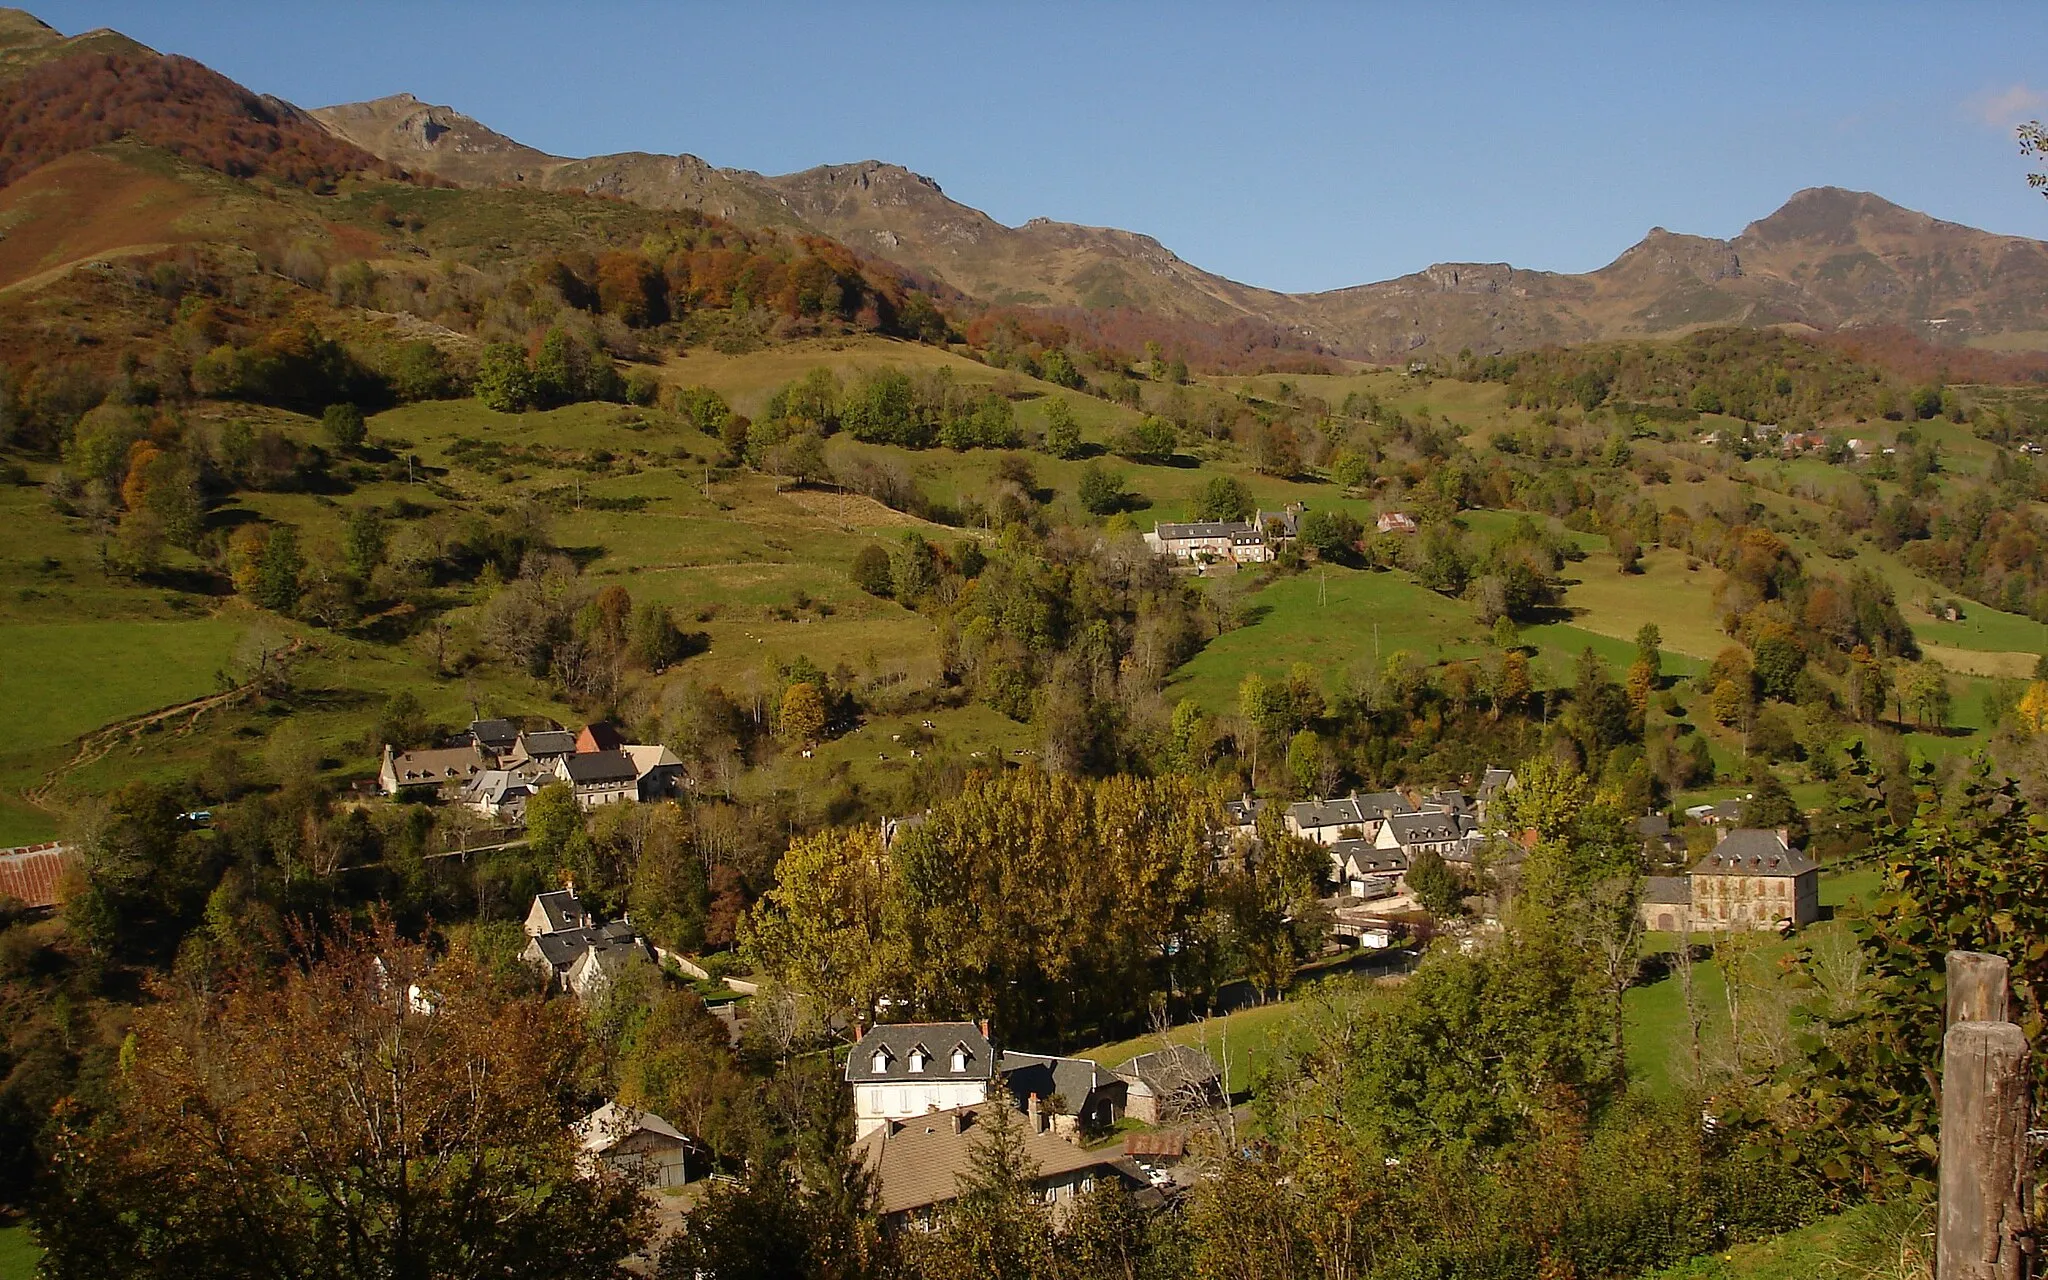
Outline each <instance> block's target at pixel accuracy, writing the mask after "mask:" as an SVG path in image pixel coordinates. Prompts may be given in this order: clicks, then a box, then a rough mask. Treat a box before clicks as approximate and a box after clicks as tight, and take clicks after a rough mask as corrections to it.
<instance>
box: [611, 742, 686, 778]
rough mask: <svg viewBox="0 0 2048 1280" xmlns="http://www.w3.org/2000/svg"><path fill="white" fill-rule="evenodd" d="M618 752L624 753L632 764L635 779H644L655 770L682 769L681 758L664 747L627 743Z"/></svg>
mask: <svg viewBox="0 0 2048 1280" xmlns="http://www.w3.org/2000/svg"><path fill="white" fill-rule="evenodd" d="M619 750H621V751H623V752H625V753H626V759H628V760H631V761H632V762H633V776H634V777H636V778H644V777H646V776H647V775H648V774H650V773H653V772H654V771H655V770H656V769H680V768H682V767H683V761H682V757H680V756H678V755H677V754H676V753H675V752H673V751H670V750H669V749H668V748H667V747H664V746H660V745H641V744H638V743H629V744H627V745H626V746H623V747H620V748H619Z"/></svg>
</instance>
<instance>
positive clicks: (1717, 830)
mask: <svg viewBox="0 0 2048 1280" xmlns="http://www.w3.org/2000/svg"><path fill="white" fill-rule="evenodd" d="M1727 838H1728V824H1727V823H1725V822H1717V823H1715V824H1714V843H1715V844H1719V843H1721V842H1722V841H1723V840H1726V839H1727Z"/></svg>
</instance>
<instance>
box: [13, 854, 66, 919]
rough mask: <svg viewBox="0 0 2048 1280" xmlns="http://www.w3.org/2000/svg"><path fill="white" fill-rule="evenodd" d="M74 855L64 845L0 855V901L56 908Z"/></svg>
mask: <svg viewBox="0 0 2048 1280" xmlns="http://www.w3.org/2000/svg"><path fill="white" fill-rule="evenodd" d="M70 861H71V851H70V849H68V848H66V847H65V846H64V845H61V844H37V845H27V846H24V847H22V848H19V849H10V850H8V851H7V852H6V853H4V854H0V898H13V899H15V900H16V901H18V902H23V903H26V904H27V905H29V906H31V907H54V906H56V905H57V902H58V892H57V891H58V887H59V884H60V882H61V881H62V880H63V879H64V869H65V867H66V866H67V865H69V863H70Z"/></svg>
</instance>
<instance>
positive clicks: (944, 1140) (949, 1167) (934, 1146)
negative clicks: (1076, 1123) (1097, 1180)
mask: <svg viewBox="0 0 2048 1280" xmlns="http://www.w3.org/2000/svg"><path fill="white" fill-rule="evenodd" d="M989 1105H990V1104H988V1103H981V1104H978V1105H975V1106H969V1107H958V1108H955V1109H954V1110H952V1111H928V1112H926V1113H925V1114H923V1115H921V1116H916V1117H913V1118H911V1119H909V1120H892V1121H890V1122H889V1123H887V1124H885V1125H883V1126H882V1127H881V1128H879V1129H876V1130H875V1131H874V1132H873V1133H870V1134H868V1135H867V1136H866V1137H864V1138H862V1139H861V1140H860V1141H859V1142H856V1143H854V1144H853V1155H854V1158H855V1159H856V1160H859V1161H860V1163H861V1164H862V1165H863V1166H864V1167H865V1168H867V1169H869V1170H870V1171H871V1172H873V1174H874V1175H875V1199H876V1206H875V1207H876V1209H877V1210H878V1211H879V1212H880V1213H882V1214H884V1215H888V1214H892V1213H906V1212H908V1211H910V1210H912V1209H922V1208H925V1207H927V1206H930V1205H936V1204H944V1203H945V1202H946V1201H948V1200H951V1199H953V1198H954V1197H956V1196H958V1195H959V1194H960V1179H961V1178H962V1177H964V1176H965V1175H966V1174H967V1173H968V1171H969V1170H970V1169H972V1168H973V1165H974V1156H975V1153H976V1152H977V1151H978V1150H980V1148H981V1146H982V1144H983V1143H984V1142H985V1141H986V1140H987V1139H986V1138H985V1137H984V1136H983V1131H984V1128H985V1126H986V1124H987V1119H986V1116H987V1113H988V1107H989ZM994 1105H997V1106H1003V1105H1007V1104H1003V1103H996V1104H994ZM956 1117H957V1118H958V1129H957V1131H956V1129H955V1118H956ZM1017 1126H1018V1128H1019V1129H1020V1130H1022V1134H1021V1136H1022V1138H1023V1145H1024V1156H1025V1159H1026V1161H1028V1162H1029V1163H1031V1164H1033V1165H1036V1166H1037V1167H1038V1180H1039V1181H1041V1182H1043V1181H1046V1180H1048V1179H1052V1178H1060V1177H1065V1176H1067V1175H1069V1174H1073V1173H1078V1172H1080V1171H1081V1170H1083V1169H1091V1168H1107V1169H1115V1168H1117V1162H1118V1161H1119V1160H1121V1159H1122V1158H1123V1149H1122V1148H1121V1147H1118V1146H1114V1145H1112V1146H1106V1147H1101V1148H1098V1149H1096V1150H1094V1151H1090V1150H1088V1149H1087V1148H1086V1147H1083V1146H1081V1145H1080V1144H1079V1143H1077V1142H1073V1141H1070V1140H1069V1139H1067V1138H1064V1137H1062V1136H1060V1135H1059V1134H1056V1133H1053V1132H1051V1131H1050V1130H1048V1131H1046V1132H1044V1133H1034V1132H1032V1131H1031V1126H1030V1124H1029V1123H1028V1122H1027V1121H1025V1120H1024V1119H1022V1118H1021V1117H1020V1118H1019V1119H1018V1121H1017Z"/></svg>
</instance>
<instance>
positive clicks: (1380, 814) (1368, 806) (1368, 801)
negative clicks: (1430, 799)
mask: <svg viewBox="0 0 2048 1280" xmlns="http://www.w3.org/2000/svg"><path fill="white" fill-rule="evenodd" d="M1351 801H1352V803H1353V804H1356V805H1357V806H1358V815H1359V816H1360V817H1361V818H1384V817H1386V816H1388V815H1389V814H1395V813H1413V812H1415V806H1414V805H1412V804H1409V803H1408V797H1407V796H1404V795H1402V794H1401V793H1400V792H1398V791H1374V792H1371V793H1369V794H1366V795H1362V796H1356V795H1355V796H1352V797H1351Z"/></svg>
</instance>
